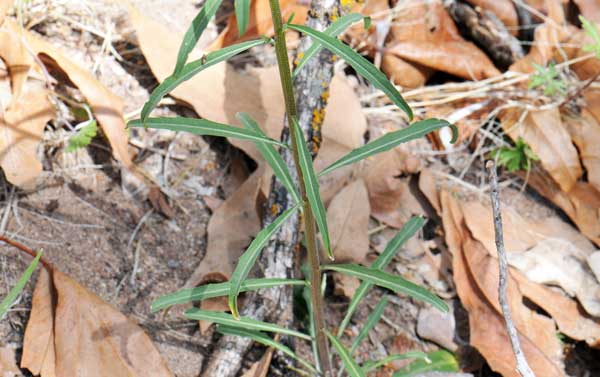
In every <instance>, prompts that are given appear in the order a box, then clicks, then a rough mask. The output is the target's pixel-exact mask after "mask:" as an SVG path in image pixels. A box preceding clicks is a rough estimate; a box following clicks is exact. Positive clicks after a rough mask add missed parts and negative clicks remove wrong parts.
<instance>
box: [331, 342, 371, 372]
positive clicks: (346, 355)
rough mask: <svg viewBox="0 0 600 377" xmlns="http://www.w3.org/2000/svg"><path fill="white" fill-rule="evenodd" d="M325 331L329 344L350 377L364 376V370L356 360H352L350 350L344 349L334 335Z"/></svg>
mask: <svg viewBox="0 0 600 377" xmlns="http://www.w3.org/2000/svg"><path fill="white" fill-rule="evenodd" d="M325 333H326V334H327V337H328V338H329V340H330V341H331V344H333V346H334V347H335V349H336V350H337V352H338V354H339V355H340V357H341V358H342V362H343V363H344V367H345V369H346V370H347V371H348V375H349V376H351V377H365V376H366V375H365V372H364V371H363V370H362V368H361V367H359V366H358V364H357V363H356V361H354V359H353V358H352V355H350V352H348V350H347V349H346V347H344V345H343V344H342V342H340V340H339V339H338V338H336V337H335V336H333V335H331V333H329V331H325Z"/></svg>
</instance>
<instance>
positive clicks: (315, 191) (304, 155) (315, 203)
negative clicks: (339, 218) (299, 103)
mask: <svg viewBox="0 0 600 377" xmlns="http://www.w3.org/2000/svg"><path fill="white" fill-rule="evenodd" d="M292 132H294V133H295V135H296V138H295V139H296V142H297V143H298V145H297V149H298V157H299V160H300V170H301V171H302V175H303V176H304V185H305V186H306V187H305V189H306V196H307V198H308V202H309V204H310V208H311V209H312V211H313V213H314V215H315V220H316V222H317V225H318V226H319V230H320V231H321V237H322V238H323V244H324V245H325V250H326V251H327V255H328V256H329V258H330V259H331V260H333V259H334V257H333V252H332V251H331V242H330V240H329V230H328V229H327V215H326V213H325V206H324V205H323V201H322V200H321V194H320V193H319V181H318V179H317V175H316V174H315V168H314V166H313V161H312V156H311V154H310V152H309V151H308V147H307V145H306V141H305V140H304V135H303V133H302V129H301V128H300V125H299V124H298V120H297V119H293V127H292Z"/></svg>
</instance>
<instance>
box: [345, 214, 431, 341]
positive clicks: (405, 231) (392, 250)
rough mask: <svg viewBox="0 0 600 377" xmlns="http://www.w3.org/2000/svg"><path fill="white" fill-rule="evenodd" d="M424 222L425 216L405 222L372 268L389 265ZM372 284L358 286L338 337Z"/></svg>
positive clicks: (363, 283) (366, 283)
mask: <svg viewBox="0 0 600 377" xmlns="http://www.w3.org/2000/svg"><path fill="white" fill-rule="evenodd" d="M424 224H425V219H424V218H422V217H420V216H413V217H411V219H410V220H408V221H407V222H406V224H404V226H403V227H402V229H401V230H400V231H399V232H398V233H396V235H395V236H394V238H392V239H391V240H390V241H389V242H388V243H387V245H386V246H385V249H384V250H383V253H381V254H380V255H379V256H378V257H377V259H375V261H374V262H373V264H371V268H376V269H380V270H382V269H384V268H385V267H387V265H388V264H389V263H390V261H391V260H392V258H393V257H394V255H395V254H396V252H397V251H398V250H399V249H400V246H402V245H403V244H404V243H405V242H406V241H407V240H408V239H410V238H411V237H413V236H414V235H415V234H416V233H417V231H419V229H421V228H422V227H423V225H424ZM372 286H373V284H371V283H369V282H367V281H363V282H362V283H360V286H359V287H358V289H357V290H356V292H354V296H352V300H351V301H350V305H349V306H348V310H347V311H346V315H345V316H344V319H343V320H342V323H341V324H340V327H339V329H338V333H337V336H338V337H340V336H342V333H343V332H344V330H345V329H346V326H348V323H350V319H351V318H352V315H353V314H354V312H355V311H356V308H357V307H358V304H359V303H360V301H361V300H362V299H363V298H364V297H365V295H366V294H367V292H368V291H369V289H370V288H371V287H372Z"/></svg>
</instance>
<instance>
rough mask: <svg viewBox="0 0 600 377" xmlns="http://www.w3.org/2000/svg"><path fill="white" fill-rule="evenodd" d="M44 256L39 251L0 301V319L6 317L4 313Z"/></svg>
mask: <svg viewBox="0 0 600 377" xmlns="http://www.w3.org/2000/svg"><path fill="white" fill-rule="evenodd" d="M41 257H42V252H41V251H40V252H38V253H37V255H36V257H35V258H34V259H33V261H32V262H31V263H30V264H29V266H28V267H27V269H26V270H25V271H24V272H23V274H22V275H21V277H20V278H19V280H17V284H15V286H14V287H13V288H12V289H11V290H10V292H8V295H6V297H5V298H4V299H3V300H2V302H0V319H2V318H4V315H5V314H6V313H7V312H8V310H9V309H10V307H11V306H12V304H13V303H14V302H15V300H16V299H17V297H18V296H19V294H20V293H21V291H23V289H24V288H25V285H26V284H27V282H28V281H29V279H30V278H31V275H32V274H33V272H34V271H35V268H36V267H37V265H38V263H39V261H40V258H41Z"/></svg>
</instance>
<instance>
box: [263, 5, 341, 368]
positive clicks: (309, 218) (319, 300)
mask: <svg viewBox="0 0 600 377" xmlns="http://www.w3.org/2000/svg"><path fill="white" fill-rule="evenodd" d="M269 5H270V8H271V18H272V20H273V26H274V30H275V53H276V55H277V65H278V67H279V76H280V80H281V87H282V89H283V96H284V99H285V111H286V115H287V118H288V124H289V125H290V127H299V126H298V125H297V124H296V125H295V124H294V122H291V121H289V119H292V118H297V116H298V113H297V109H296V99H295V97H294V89H293V82H292V75H291V72H290V64H289V59H288V51H287V46H286V40H285V32H284V30H283V23H282V20H281V17H282V15H281V9H280V8H279V1H278V0H269ZM290 134H291V137H292V152H293V156H294V162H295V165H296V173H297V175H298V181H299V186H300V193H301V197H302V201H303V211H302V213H303V218H304V233H305V238H306V249H307V252H308V261H309V265H310V299H311V305H312V308H313V315H314V320H315V337H316V344H317V358H318V365H319V366H320V367H321V371H322V372H323V374H324V375H325V376H326V377H327V376H331V375H332V373H331V365H330V361H329V360H330V359H329V349H328V343H327V336H326V334H325V332H324V330H325V320H324V317H323V297H322V296H321V269H320V261H319V254H318V253H319V250H318V248H317V233H316V226H315V219H314V215H313V213H312V209H311V208H310V204H309V202H308V199H307V196H306V189H305V185H304V176H303V174H302V171H301V170H300V162H299V157H298V149H297V146H298V143H299V141H298V140H296V138H295V135H296V134H295V133H294V132H290Z"/></svg>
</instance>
